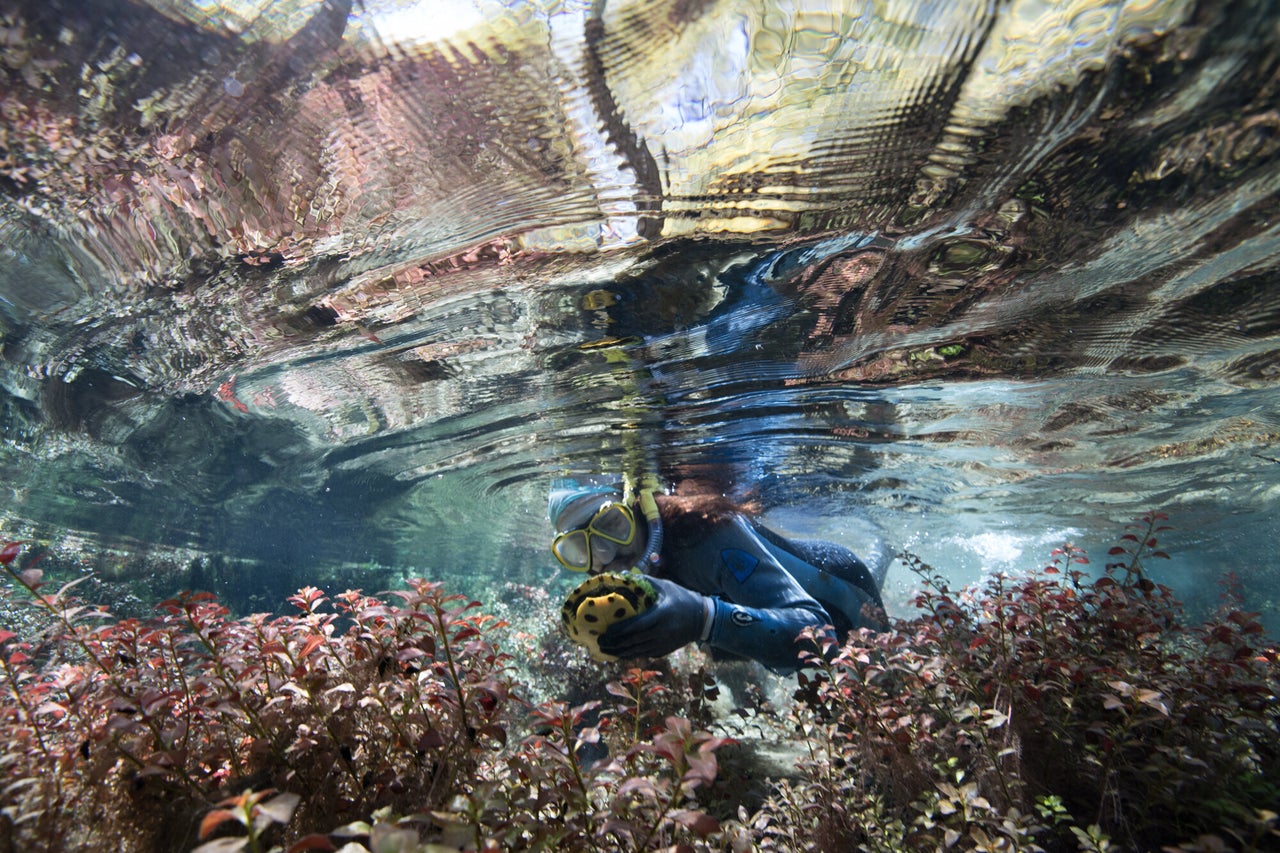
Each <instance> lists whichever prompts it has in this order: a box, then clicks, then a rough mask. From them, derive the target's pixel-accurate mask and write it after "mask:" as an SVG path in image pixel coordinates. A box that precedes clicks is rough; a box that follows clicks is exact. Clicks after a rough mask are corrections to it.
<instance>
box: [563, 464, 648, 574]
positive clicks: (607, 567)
mask: <svg viewBox="0 0 1280 853" xmlns="http://www.w3.org/2000/svg"><path fill="white" fill-rule="evenodd" d="M547 514H548V516H550V518H551V524H552V526H553V527H555V530H556V534H557V535H556V537H555V539H554V540H552V543H551V553H552V554H553V555H555V558H556V560H557V561H559V563H560V565H561V566H563V567H564V568H566V569H569V570H570V571H574V572H590V573H591V574H598V573H600V572H603V571H625V570H626V569H630V568H643V564H644V563H646V562H647V561H648V560H649V559H650V558H651V554H650V551H653V552H654V553H656V551H657V547H656V546H659V545H660V542H661V539H660V538H659V539H658V540H657V541H656V542H655V540H654V537H653V536H652V535H651V530H650V528H649V525H648V524H647V523H646V521H645V518H644V515H643V514H642V513H641V512H639V511H638V509H637V508H636V507H635V506H633V505H632V504H631V503H628V502H627V500H626V497H625V496H624V489H623V485H622V483H621V482H620V481H618V480H607V479H601V478H582V479H561V480H556V481H555V482H554V483H553V484H552V485H551V493H550V495H549V496H548V498H547Z"/></svg>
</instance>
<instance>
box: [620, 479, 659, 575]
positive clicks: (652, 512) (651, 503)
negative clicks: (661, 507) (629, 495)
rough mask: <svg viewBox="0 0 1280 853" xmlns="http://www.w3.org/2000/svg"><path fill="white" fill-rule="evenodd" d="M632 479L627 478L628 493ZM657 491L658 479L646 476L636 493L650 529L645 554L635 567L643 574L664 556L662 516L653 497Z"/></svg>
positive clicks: (637, 500)
mask: <svg viewBox="0 0 1280 853" xmlns="http://www.w3.org/2000/svg"><path fill="white" fill-rule="evenodd" d="M630 479H631V478H629V477H628V478H627V483H628V488H627V491H628V492H629V491H631V489H630V487H629V484H630ZM657 489H658V478H657V477H655V476H653V475H652V474H645V475H644V476H643V477H641V478H640V490H639V491H638V492H637V493H636V497H635V501H636V504H637V505H638V506H639V507H640V513H641V514H642V515H643V516H644V520H645V524H647V525H648V527H649V538H648V539H647V540H645V545H644V553H643V554H642V555H641V556H640V559H639V560H638V561H636V565H635V568H636V569H637V570H639V571H642V572H643V571H645V569H646V568H652V567H653V566H654V565H656V564H657V562H658V560H659V559H660V558H661V554H662V514H661V513H659V512H658V502H657V501H656V500H654V497H653V493H654V492H655V491H657ZM624 494H625V492H624Z"/></svg>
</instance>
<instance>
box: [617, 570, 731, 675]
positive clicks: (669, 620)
mask: <svg viewBox="0 0 1280 853" xmlns="http://www.w3.org/2000/svg"><path fill="white" fill-rule="evenodd" d="M647 580H648V581H649V582H650V583H651V584H653V586H654V588H655V589H657V591H658V603H657V604H655V605H654V606H653V607H650V608H649V609H648V610H646V611H645V612H643V613H640V614H638V615H636V616H632V617H631V618H630V619H623V620H622V621H621V622H615V623H614V624H612V625H610V626H609V629H608V630H607V631H605V632H604V633H603V634H601V635H600V651H602V652H604V653H605V654H607V655H614V656H615V657H620V658H639V657H644V658H660V657H665V656H666V655H669V654H671V653H672V652H674V651H675V650H676V649H678V648H680V647H681V646H686V645H688V644H689V643H692V642H695V641H696V640H699V639H701V637H702V629H703V626H704V625H705V624H706V621H707V597H706V596H705V595H699V594H698V593H696V592H694V591H693V590H689V589H685V588H684V587H682V586H680V585H679V584H677V583H672V582H671V581H668V580H663V579H662V578H654V577H650V578H647ZM713 612H714V611H713Z"/></svg>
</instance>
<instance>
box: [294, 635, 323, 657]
mask: <svg viewBox="0 0 1280 853" xmlns="http://www.w3.org/2000/svg"><path fill="white" fill-rule="evenodd" d="M323 642H324V637H321V636H319V635H317V634H312V635H311V636H310V637H308V638H307V641H306V642H305V643H303V644H302V649H301V650H299V652H298V657H300V658H305V657H307V656H308V655H310V654H311V653H312V652H314V651H315V650H316V649H317V648H319V647H320V645H321V644H322V643H323Z"/></svg>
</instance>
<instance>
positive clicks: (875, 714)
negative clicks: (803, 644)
mask: <svg viewBox="0 0 1280 853" xmlns="http://www.w3.org/2000/svg"><path fill="white" fill-rule="evenodd" d="M1164 520H1165V517H1164V516H1163V515H1162V514H1158V513H1152V514H1148V515H1146V516H1144V517H1143V518H1142V519H1140V520H1139V521H1138V522H1137V526H1136V528H1135V529H1137V530H1139V531H1140V532H1139V534H1138V535H1135V534H1133V533H1126V534H1124V535H1123V536H1122V537H1121V543H1120V544H1119V545H1118V546H1117V547H1116V548H1115V549H1113V550H1112V552H1111V553H1112V555H1113V556H1121V555H1123V557H1124V558H1125V559H1123V560H1121V561H1118V562H1116V563H1112V564H1110V565H1108V566H1107V567H1106V569H1105V571H1104V572H1103V573H1102V574H1101V575H1099V576H1097V577H1090V576H1088V575H1086V574H1085V573H1084V571H1083V570H1081V569H1080V568H1078V567H1079V566H1080V565H1082V564H1086V563H1088V559H1087V557H1086V556H1085V555H1084V553H1083V552H1082V551H1080V550H1079V549H1078V548H1076V547H1074V546H1072V545H1070V544H1067V545H1064V546H1062V547H1061V548H1058V549H1055V550H1054V551H1053V553H1052V555H1051V560H1050V562H1049V564H1048V565H1046V566H1045V567H1043V568H1042V569H1041V570H1040V571H1038V572H1035V573H1031V574H1029V575H1026V576H1024V577H1019V578H1011V577H1008V576H1004V575H997V576H995V577H993V578H991V579H990V580H989V581H987V583H986V584H985V585H984V586H982V587H981V588H979V589H975V590H968V591H954V590H952V589H951V588H950V587H949V586H948V584H947V582H946V581H945V579H943V578H942V577H941V576H939V575H938V574H937V573H936V572H934V571H933V570H932V569H931V568H930V567H929V566H927V565H925V564H923V563H922V562H921V561H920V560H919V559H917V558H915V557H913V556H910V555H904V558H903V559H904V560H905V561H906V562H907V564H908V565H909V566H910V567H911V568H912V569H913V570H914V571H916V572H917V574H919V575H920V577H921V579H922V580H923V583H924V588H923V591H922V592H921V593H920V595H919V597H918V600H917V605H918V607H919V608H920V610H921V615H920V616H919V617H918V618H916V619H913V620H909V621H903V622H899V623H898V624H897V625H895V626H894V628H893V630H891V631H888V632H884V633H881V634H876V635H871V634H866V633H864V634H862V635H861V636H859V637H856V638H854V639H852V640H851V641H850V642H849V643H847V644H846V645H844V646H843V647H836V646H834V644H831V643H830V642H828V646H827V648H826V649H825V655H824V656H814V657H813V658H812V663H813V671H812V673H811V674H809V675H802V676H801V677H800V685H801V689H800V691H799V693H798V698H799V699H801V702H800V704H799V705H798V706H797V708H796V709H795V711H794V720H793V722H794V725H795V726H796V727H797V730H798V732H799V733H800V734H801V736H802V737H803V738H804V740H805V742H806V743H807V744H808V745H809V747H810V756H809V760H808V762H807V763H806V765H805V774H804V776H803V777H802V779H801V780H800V781H798V782H796V783H791V784H784V785H781V786H780V787H779V789H778V791H777V793H776V794H775V796H774V797H773V798H772V799H771V800H770V802H769V803H767V804H766V806H765V808H764V809H762V810H761V812H760V813H759V814H758V815H756V816H755V818H754V819H753V824H752V825H753V827H754V828H755V829H756V830H757V831H758V832H759V834H760V836H761V838H762V840H763V841H764V846H766V847H769V848H771V849H787V850H793V849H806V850H824V849H837V848H838V849H854V848H860V849H868V850H903V849H907V850H925V849H928V850H932V849H937V848H939V847H945V848H958V849H978V850H1014V849H1018V850H1023V849H1030V850H1035V849H1053V850H1057V849H1065V850H1077V849H1079V850H1112V849H1135V850H1138V849H1141V850H1146V849H1161V848H1162V847H1163V848H1164V849H1200V848H1199V847H1198V846H1197V845H1200V844H1208V845H1212V844H1215V843H1218V844H1230V845H1239V849H1246V850H1258V849H1264V848H1266V847H1271V846H1274V845H1275V844H1276V843H1277V841H1278V840H1280V833H1278V832H1277V825H1278V824H1277V817H1276V814H1275V813H1274V811H1271V810H1272V809H1274V805H1275V803H1276V802H1280V705H1278V704H1277V693H1278V691H1280V656H1278V652H1277V649H1276V648H1275V646H1274V645H1268V644H1266V642H1265V641H1264V638H1263V637H1262V633H1263V632H1262V628H1261V626H1260V625H1259V623H1258V622H1257V621H1256V615H1257V614H1249V613H1243V612H1241V611H1239V610H1237V609H1234V608H1232V607H1230V606H1228V607H1226V608H1225V609H1224V612H1223V613H1222V616H1221V618H1220V619H1217V620H1214V621H1212V622H1211V623H1209V624H1206V625H1204V626H1200V627H1194V628H1193V627H1187V626H1185V625H1183V624H1182V621H1181V618H1180V606H1179V604H1178V602H1177V601H1176V600H1175V599H1174V598H1173V595H1172V592H1171V591H1170V590H1169V589H1168V588H1166V587H1164V586H1161V585H1159V584H1156V583H1154V582H1153V581H1151V580H1150V578H1149V576H1148V572H1146V571H1144V570H1143V569H1142V560H1143V559H1145V558H1149V557H1159V556H1162V555H1163V552H1161V551H1159V550H1158V543H1157V541H1156V536H1155V534H1156V533H1157V532H1159V531H1160V530H1162V529H1166V528H1164V527H1163V526H1162V525H1160V522H1161V521H1164ZM797 827H799V829H797ZM1202 836H1203V837H1204V840H1197V839H1201V837H1202ZM1222 836H1226V837H1227V840H1226V841H1224V840H1222ZM1214 839H1217V840H1216V841H1215V840H1214ZM1180 842H1184V846H1182V847H1176V846H1175V845H1178V844H1179V843H1180ZM1205 849H1216V848H1213V847H1212V846H1210V847H1207V848H1205Z"/></svg>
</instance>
